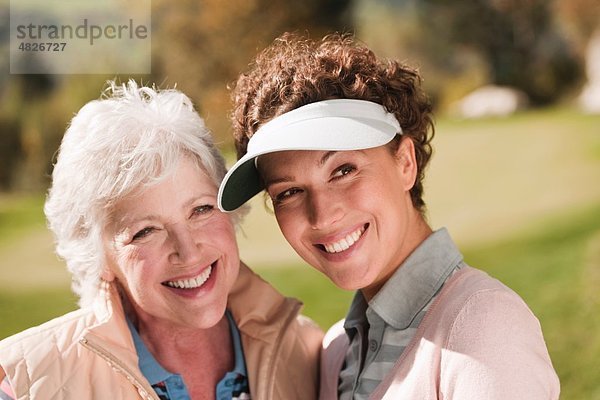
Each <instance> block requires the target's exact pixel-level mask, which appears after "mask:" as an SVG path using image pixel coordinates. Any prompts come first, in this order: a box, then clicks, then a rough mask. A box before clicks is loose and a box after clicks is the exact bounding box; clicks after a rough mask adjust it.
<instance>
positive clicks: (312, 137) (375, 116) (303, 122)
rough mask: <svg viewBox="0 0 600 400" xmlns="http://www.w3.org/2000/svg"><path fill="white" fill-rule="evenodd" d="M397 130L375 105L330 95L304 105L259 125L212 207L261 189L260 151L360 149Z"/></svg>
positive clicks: (235, 203)
mask: <svg viewBox="0 0 600 400" xmlns="http://www.w3.org/2000/svg"><path fill="white" fill-rule="evenodd" d="M396 134H402V129H401V128H400V124H399V123H398V120H397V119H396V117H395V116H394V114H392V113H389V112H387V111H386V110H385V108H384V107H383V106H382V105H381V104H377V103H373V102H370V101H365V100H352V99H336V100H324V101H320V102H317V103H311V104H307V105H305V106H302V107H300V108H296V109H294V110H292V111H290V112H287V113H285V114H282V115H280V116H278V117H276V118H274V119H272V120H271V121H269V122H267V123H266V124H264V125H263V126H261V127H260V128H259V129H258V130H257V131H256V133H255V134H254V135H253V136H252V137H251V138H250V140H249V142H248V148H247V152H246V154H245V155H244V156H243V157H242V158H240V159H239V160H238V162H236V163H235V165H234V166H233V167H231V169H230V170H229V172H228V173H227V175H225V178H223V182H222V183H221V187H220V188H219V196H218V205H219V208H220V209H221V210H222V211H234V210H235V209H237V208H238V207H240V206H241V205H242V204H244V203H245V202H246V201H248V200H250V199H251V198H252V197H254V196H255V195H256V194H257V193H259V192H260V191H261V190H263V189H264V186H263V184H262V181H261V179H260V177H259V174H258V171H257V169H256V162H255V160H256V158H257V157H258V156H260V155H264V154H268V153H274V152H277V151H286V150H322V151H344V150H362V149H369V148H373V147H378V146H382V145H384V144H386V143H388V142H390V141H391V140H392V139H393V138H394V137H395V136H396Z"/></svg>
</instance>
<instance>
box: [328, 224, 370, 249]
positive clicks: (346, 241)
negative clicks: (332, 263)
mask: <svg viewBox="0 0 600 400" xmlns="http://www.w3.org/2000/svg"><path fill="white" fill-rule="evenodd" d="M365 230H366V228H365V227H364V226H362V227H360V228H358V229H357V230H355V231H354V232H352V233H350V234H348V235H347V236H346V237H345V238H342V239H340V240H338V241H337V242H334V243H327V244H323V245H322V246H323V248H325V251H326V252H328V253H340V252H342V251H345V250H348V249H349V248H350V247H352V245H353V244H354V243H356V242H357V241H358V239H360V238H361V236H362V235H363V233H364V232H365Z"/></svg>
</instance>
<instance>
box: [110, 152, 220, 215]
mask: <svg viewBox="0 0 600 400" xmlns="http://www.w3.org/2000/svg"><path fill="white" fill-rule="evenodd" d="M216 194H217V186H216V184H215V182H214V181H213V180H212V178H211V177H210V176H209V175H208V174H207V173H206V171H205V170H204V169H203V168H201V167H200V166H198V164H197V163H196V162H195V161H193V160H190V159H189V158H187V157H186V158H182V159H181V161H180V162H179V163H178V164H177V165H176V166H175V168H173V169H172V170H171V171H169V172H168V173H166V174H164V175H162V176H160V177H159V178H157V179H156V180H155V181H149V182H146V183H144V184H141V185H139V186H138V187H136V188H135V189H133V190H132V191H131V192H129V193H128V194H126V195H125V196H123V197H121V198H119V199H117V200H116V201H115V202H114V203H113V204H112V205H111V206H110V207H109V208H108V211H109V213H108V215H109V221H113V222H114V221H116V220H123V219H130V218H135V217H136V216H138V215H139V214H146V213H156V212H161V210H162V212H170V211H171V210H176V209H178V208H185V207H186V206H187V205H188V204H189V203H191V202H193V201H194V200H196V199H199V198H202V197H215V196H216Z"/></svg>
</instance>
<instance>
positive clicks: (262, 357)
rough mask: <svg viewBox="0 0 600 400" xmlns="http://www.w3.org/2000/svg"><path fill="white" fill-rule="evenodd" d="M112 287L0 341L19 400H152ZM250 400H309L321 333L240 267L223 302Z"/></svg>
mask: <svg viewBox="0 0 600 400" xmlns="http://www.w3.org/2000/svg"><path fill="white" fill-rule="evenodd" d="M118 299H119V297H118V295H117V293H116V289H115V287H114V285H110V284H107V283H104V284H103V287H102V290H101V291H100V295H99V297H98V299H97V301H96V302H95V304H94V306H93V308H89V309H80V310H77V311H73V312H71V313H69V314H66V315H64V316H62V317H59V318H56V319H54V320H51V321H49V322H47V323H45V324H42V325H40V326H37V327H34V328H31V329H28V330H26V331H24V332H21V333H19V334H17V335H15V336H12V337H10V338H7V339H5V340H3V341H1V342H0V366H1V367H2V368H3V369H4V371H5V372H6V375H7V376H8V378H9V381H10V383H11V386H12V388H13V390H14V392H15V395H16V397H17V399H19V400H21V399H23V400H24V399H44V400H47V399H111V400H112V399H139V398H143V399H155V400H158V397H157V396H156V394H155V392H154V391H153V389H152V387H151V386H150V384H149V383H148V381H147V380H146V379H145V378H144V376H143V375H142V373H141V371H140V369H139V368H138V357H137V354H136V351H135V347H134V344H133V341H132V339H131V334H130V332H129V329H128V327H127V323H126V321H125V316H124V312H123V308H122V305H121V302H120V301H119V300H118ZM228 307H229V309H230V310H231V313H232V314H233V317H234V319H235V320H236V322H237V325H238V328H239V330H240V333H241V337H242V344H243V347H244V355H245V358H246V366H247V370H248V374H249V381H250V392H251V396H252V398H253V399H254V400H262V399H314V398H316V396H317V387H318V373H319V372H318V359H319V349H320V347H321V339H322V337H323V335H322V332H321V330H320V329H319V328H318V327H317V326H316V325H315V324H314V323H313V322H311V321H310V320H308V319H307V318H305V317H302V316H300V315H299V311H300V308H301V303H299V302H298V301H297V300H294V299H291V298H285V297H283V296H282V295H281V294H279V293H278V292H277V291H276V290H275V289H274V288H272V287H271V286H270V285H269V284H267V283H266V282H264V281H263V280H262V279H260V278H259V277H258V276H257V275H255V274H254V273H253V272H252V271H251V270H250V269H248V268H247V267H246V266H245V265H241V266H240V275H239V278H238V280H237V281H236V283H235V285H234V288H233V290H232V293H231V294H230V296H229V304H228Z"/></svg>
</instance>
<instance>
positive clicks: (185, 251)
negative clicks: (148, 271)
mask: <svg viewBox="0 0 600 400" xmlns="http://www.w3.org/2000/svg"><path fill="white" fill-rule="evenodd" d="M197 236H198V235H197V234H196V235H195V234H194V231H193V230H191V229H190V228H189V227H187V226H175V227H173V228H172V229H171V230H170V232H169V239H170V241H171V242H172V248H171V253H170V254H169V261H170V262H171V263H172V264H173V265H179V266H182V267H188V266H192V265H195V264H198V263H200V261H201V255H202V253H201V249H200V240H199V238H198V237H197Z"/></svg>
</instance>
